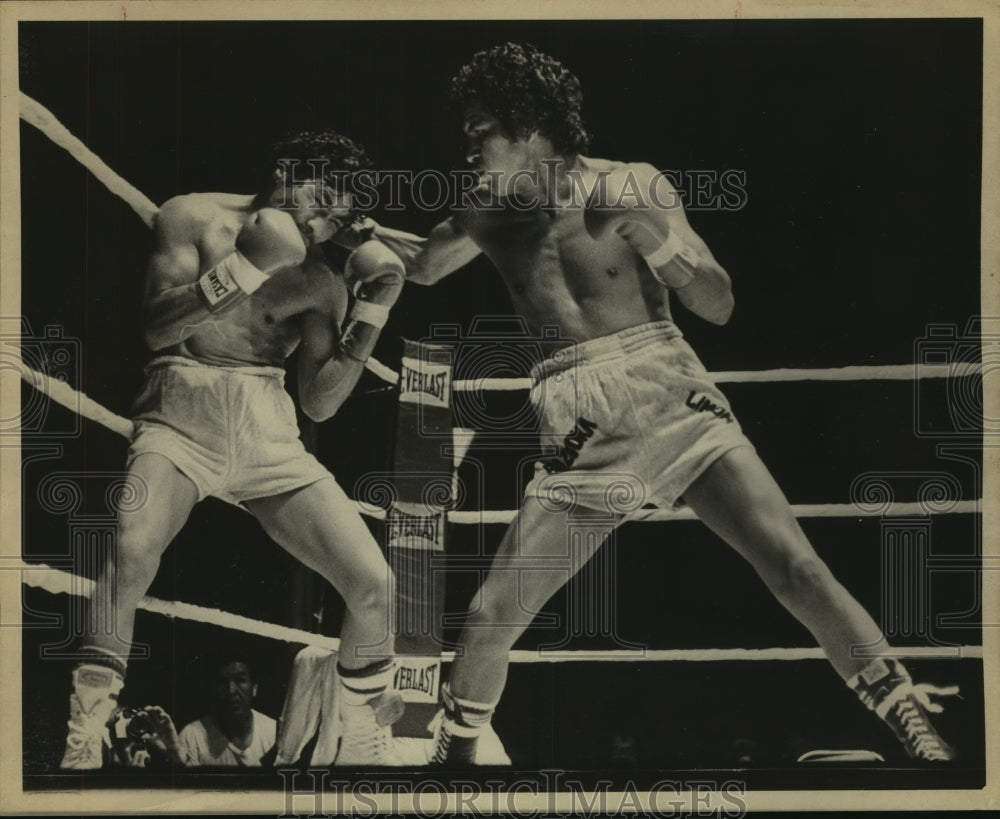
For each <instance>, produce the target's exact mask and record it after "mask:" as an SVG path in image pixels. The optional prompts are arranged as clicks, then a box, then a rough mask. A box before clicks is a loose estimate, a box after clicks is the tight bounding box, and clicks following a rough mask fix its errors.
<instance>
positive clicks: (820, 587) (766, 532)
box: [684, 447, 953, 760]
mask: <svg viewBox="0 0 1000 819" xmlns="http://www.w3.org/2000/svg"><path fill="white" fill-rule="evenodd" d="M684 498H685V500H686V501H687V503H688V504H689V505H690V506H691V508H692V509H693V510H694V512H695V513H696V514H697V515H698V517H699V518H701V520H702V521H704V522H705V524H706V525H708V527H709V528H711V529H712V530H713V531H714V532H716V534H718V535H719V536H720V537H722V539H723V540H725V541H726V542H727V543H729V544H730V545H731V546H732V547H733V548H734V549H735V550H736V551H737V552H739V553H740V554H741V555H742V556H743V557H744V558H746V559H747V560H748V561H749V562H750V564H751V565H752V566H753V567H754V569H755V570H756V571H757V573H758V574H759V575H760V576H761V578H762V579H763V580H764V582H765V583H766V584H767V586H768V588H769V589H770V590H771V592H772V593H773V594H774V596H775V597H776V598H777V599H778V600H779V602H781V604H782V605H783V606H785V608H787V609H788V610H789V611H790V612H791V613H792V614H793V615H794V616H795V617H796V618H797V619H798V620H799V622H800V623H802V625H804V626H805V627H806V628H807V629H809V631H810V632H812V634H813V636H814V637H815V638H816V641H817V642H818V643H819V644H820V646H821V647H822V649H823V651H824V652H825V653H826V655H827V657H828V658H829V660H830V662H831V663H832V664H833V667H834V668H835V669H836V671H837V673H838V674H840V676H841V677H843V678H844V680H845V681H846V682H847V683H848V684H849V685H850V686H851V687H852V688H854V689H855V690H856V691H858V693H859V695H860V696H861V698H862V700H863V701H864V702H865V704H866V705H868V707H869V708H872V709H873V710H875V711H877V712H878V713H879V715H880V716H882V717H883V718H885V719H886V721H887V722H888V723H889V725H890V727H892V728H893V730H894V731H895V732H896V733H897V735H898V736H899V737H900V739H901V740H902V741H903V744H904V746H905V747H906V750H907V752H908V753H910V755H911V756H919V757H921V758H924V759H929V760H931V759H933V760H941V759H949V758H951V756H952V753H953V752H952V750H951V749H950V748H948V746H947V745H946V744H945V743H944V742H943V741H942V740H941V738H940V737H939V736H938V735H937V733H936V732H935V731H934V729H933V728H932V727H931V726H930V723H929V721H928V719H927V717H926V714H925V713H924V710H925V709H926V710H937V709H938V708H939V707H938V706H935V705H932V704H931V703H930V701H929V700H928V698H927V696H926V692H924V691H922V690H921V687H917V688H914V686H913V685H912V683H911V681H910V677H909V674H908V673H907V672H906V670H905V669H904V668H903V667H902V665H901V664H900V663H899V662H897V661H895V660H881V659H876V660H873V659H872V657H873V656H876V655H877V652H878V651H879V649H884V648H886V647H887V643H886V640H885V636H884V635H883V633H882V630H881V629H880V628H879V627H878V625H877V624H876V623H875V621H874V620H873V619H872V618H871V616H870V615H869V614H868V612H866V611H865V610H864V608H863V607H862V606H861V604H860V603H858V601H857V600H855V599H854V597H853V596H852V595H851V594H850V592H848V591H847V589H845V588H844V587H843V586H842V585H841V584H840V583H839V582H838V581H837V580H836V578H835V577H834V576H833V574H832V573H831V572H830V570H829V568H827V566H826V564H825V563H824V562H823V561H822V560H821V559H820V558H819V556H818V555H817V554H816V552H815V550H814V549H813V547H812V545H811V544H810V543H809V541H808V540H807V539H806V536H805V533H804V532H803V531H802V527H801V526H799V522H798V520H797V519H796V518H795V514H794V512H793V511H792V508H791V506H790V505H789V503H788V501H787V500H786V499H785V496H784V494H783V493H782V491H781V489H780V488H779V487H778V485H777V483H775V481H774V478H773V477H772V476H771V473H770V472H769V471H768V469H767V467H766V466H764V464H763V462H762V461H761V460H760V458H759V457H758V455H757V453H756V452H755V451H753V450H752V449H750V448H749V447H742V448H739V449H733V450H730V451H729V452H727V453H726V454H725V455H723V456H722V457H721V458H719V460H717V461H716V462H715V463H714V464H713V465H712V466H710V467H709V468H708V470H706V471H705V472H704V473H703V474H702V475H701V476H700V477H699V478H698V479H697V480H695V482H694V483H693V484H692V485H691V487H689V488H688V489H687V490H686V491H685V493H684ZM923 688H926V687H923ZM937 693H952V690H951V689H940V690H939V691H938V692H937ZM914 697H915V698H914Z"/></svg>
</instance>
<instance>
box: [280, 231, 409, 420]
mask: <svg viewBox="0 0 1000 819" xmlns="http://www.w3.org/2000/svg"><path fill="white" fill-rule="evenodd" d="M403 268H404V265H403V263H402V261H401V260H400V259H399V258H398V257H397V256H396V255H395V254H394V253H393V252H392V251H391V250H388V249H387V248H385V247H383V246H382V245H381V243H379V242H377V241H369V242H366V243H365V244H363V245H361V246H360V247H359V248H358V249H357V250H355V251H354V252H353V253H352V254H351V255H350V256H349V257H348V259H347V263H346V265H345V270H344V278H343V279H340V278H337V277H334V276H333V274H332V273H331V274H330V276H331V286H332V287H336V288H338V289H339V291H340V292H339V293H334V299H333V300H332V301H333V304H334V305H343V304H344V303H345V302H346V300H347V290H348V288H351V289H353V290H354V292H355V293H356V295H357V298H356V300H355V302H354V306H353V308H352V309H351V313H350V315H349V316H347V319H346V325H345V328H344V331H343V333H340V332H338V324H337V321H336V320H335V310H336V309H337V308H336V307H331V308H330V310H329V311H328V312H325V313H324V312H321V311H317V310H313V311H310V312H308V313H306V314H305V315H304V316H303V319H302V341H301V346H300V350H299V402H300V403H301V405H302V410H303V411H304V412H305V413H306V415H308V416H309V417H310V418H312V419H313V420H314V421H324V420H326V419H327V418H330V417H331V416H332V415H334V413H336V412H337V410H338V409H340V406H341V404H343V403H344V401H346V400H347V397H348V396H349V395H350V394H351V391H352V390H353V389H354V386H355V385H356V384H357V383H358V379H359V378H360V377H361V373H362V371H363V370H364V367H365V363H366V362H367V361H368V357H369V356H370V355H371V354H372V352H373V351H374V349H375V343H376V342H377V341H378V337H379V334H380V333H381V330H382V327H383V326H384V324H385V322H386V321H387V319H388V317H389V310H390V309H391V307H392V306H393V304H395V303H396V300H397V299H398V298H399V294H400V292H401V291H402V289H403V274H404V269H403ZM339 309H340V315H341V316H342V315H343V307H342V306H341V307H340V308H339Z"/></svg>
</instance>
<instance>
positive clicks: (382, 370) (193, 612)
mask: <svg viewBox="0 0 1000 819" xmlns="http://www.w3.org/2000/svg"><path fill="white" fill-rule="evenodd" d="M20 102H21V105H20V115H21V118H22V119H23V120H24V121H25V122H28V123H29V124H31V125H33V126H35V127H36V128H37V129H38V130H40V131H41V132H42V133H43V134H45V135H46V136H47V137H48V138H49V139H51V140H52V141H53V142H54V143H55V144H56V145H58V146H59V147H61V148H63V149H64V150H66V151H67V152H68V153H69V154H70V155H71V156H72V157H73V158H74V159H76V160H77V161H78V162H80V164H81V165H83V166H84V167H85V168H86V169H87V170H88V171H90V173H92V174H93V175H94V176H95V177H96V178H97V179H98V181H100V182H101V183H102V184H103V185H104V186H105V187H106V188H107V189H108V190H109V191H111V193H113V194H115V195H116V196H118V197H119V198H121V199H122V200H123V201H124V202H125V203H126V204H128V205H129V207H131V208H132V210H134V211H135V213H136V214H137V215H138V216H139V218H140V219H142V221H143V223H144V224H145V225H146V226H147V227H150V228H151V227H152V226H153V222H154V220H155V217H156V214H157V212H158V210H159V208H158V207H157V206H156V205H155V204H154V203H153V202H152V201H151V200H150V199H149V198H148V197H146V195H145V194H143V193H142V192H141V191H139V190H138V189H137V188H135V187H134V186H132V185H130V184H129V183H128V182H126V181H125V180H124V179H123V178H122V177H120V176H119V175H118V174H116V173H115V172H114V171H113V170H112V169H111V168H110V167H109V166H108V165H107V164H106V163H105V162H104V161H103V160H102V159H101V158H100V157H99V156H97V155H96V154H95V153H94V152H93V151H91V150H90V149H89V148H88V147H87V146H86V145H84V144H83V142H81V141H80V140H79V139H78V138H77V137H75V136H74V135H73V134H72V133H71V132H70V131H69V130H68V129H67V128H66V127H65V126H64V125H63V124H62V123H61V122H59V120H58V119H56V118H55V116H53V115H52V113H51V112H50V111H48V110H47V109H46V108H44V107H43V106H42V105H40V104H39V103H37V102H36V101H35V100H33V99H32V98H31V97H29V96H28V95H27V94H24V93H23V92H22V93H21V95H20ZM22 367H23V369H22V371H21V378H22V379H23V380H24V381H25V382H27V383H28V384H30V385H31V386H32V387H34V388H35V389H36V390H39V391H40V392H42V393H44V394H45V395H47V396H48V397H49V398H51V399H52V400H53V401H56V402H57V403H59V404H61V405H63V406H64V407H67V408H68V409H70V410H72V411H74V412H77V413H79V414H80V415H82V416H84V417H86V418H88V419H90V420H92V421H96V422H97V423H99V424H102V425H103V426H105V427H107V428H108V429H110V430H112V431H113V432H116V433H118V434H119V435H121V436H123V437H125V438H129V439H130V438H131V437H132V435H133V433H134V426H133V424H132V422H131V421H129V420H128V419H127V418H122V417H121V416H119V415H116V414H115V413H113V412H111V411H110V410H108V409H106V408H105V407H103V406H101V405H100V404H99V403H97V402H96V401H94V400H93V399H91V398H89V397H88V396H86V395H85V394H83V393H82V392H80V391H78V390H75V389H74V388H72V387H70V386H69V385H68V384H66V383H64V382H62V381H58V380H56V379H53V378H51V377H50V376H48V375H45V374H42V373H39V372H37V371H35V370H33V369H31V368H30V367H28V366H27V365H24V364H23V362H22ZM367 367H368V369H369V370H370V371H371V372H373V373H374V374H375V375H377V376H378V377H379V378H381V379H383V380H384V381H386V382H388V383H390V384H396V383H398V382H399V373H396V372H394V371H393V370H392V369H390V368H389V367H386V366H385V365H384V364H382V363H380V362H379V361H377V360H376V359H374V358H371V359H369V360H368V363H367ZM980 369H981V368H980V366H979V365H978V364H977V363H972V362H962V364H961V366H957V365H951V364H946V365H911V364H899V365H885V366H848V367H840V368H834V369H812V370H808V369H799V370H795V369H776V370H764V371H756V372H755V371H743V372H719V373H714V374H713V378H714V380H715V381H717V382H730V383H733V382H769V381H803V380H814V381H854V380H909V379H913V378H951V377H956V376H959V377H960V376H967V375H975V374H978V373H979V372H980ZM530 387H531V380H530V379H528V378H484V379H473V380H462V381H456V382H454V383H453V385H452V388H453V389H454V390H455V391H476V392H480V391H484V390H499V391H510V390H524V389H529V388H530ZM358 506H359V510H360V511H361V512H363V513H364V514H368V515H372V516H375V517H380V518H383V517H385V512H384V511H383V510H380V509H375V508H373V507H371V506H368V505H365V504H359V505H358ZM792 508H793V510H794V511H795V514H796V515H797V516H799V517H861V516H866V515H868V516H871V515H889V514H892V515H920V514H928V512H929V511H931V510H928V509H927V508H925V506H924V505H923V504H920V503H894V504H891V505H890V506H889V507H888V508H883V509H879V510H875V511H871V510H868V511H864V510H861V509H859V508H858V507H857V506H855V505H854V504H820V505H800V506H793V507H792ZM941 511H948V512H951V513H959V514H962V513H973V512H978V511H979V502H978V501H961V502H959V503H957V504H955V505H954V506H953V507H952V508H950V509H948V510H941ZM516 514H517V513H516V511H514V510H502V511H480V512H451V513H449V520H450V521H451V522H452V523H472V524H483V523H507V522H509V521H510V520H512V519H513V517H514V516H515V515H516ZM694 517H695V516H694V514H693V513H692V512H691V511H690V510H687V509H685V510H681V511H680V512H671V511H666V510H656V511H654V512H652V513H646V512H641V513H639V514H638V515H636V516H634V519H641V520H647V521H648V520H684V519H692V518H694ZM4 568H6V567H4ZM14 568H18V569H20V570H21V572H22V582H23V583H25V584H26V585H28V586H33V587H36V588H41V589H44V590H46V591H48V592H50V593H52V594H83V595H85V596H88V597H89V596H90V594H91V593H92V591H93V587H94V581H93V580H89V579H87V578H83V577H79V576H77V575H73V574H71V573H69V572H64V571H62V570H59V569H54V568H52V567H50V566H47V565H45V564H41V563H40V564H29V563H25V562H23V561H20V560H18V561H15V562H14ZM139 608H141V609H144V610H146V611H150V612H154V613H157V614H162V615H164V616H167V617H178V618H181V619H184V620H192V621H195V622H201V623H207V624H211V625H215V626H219V627H222V628H229V629H234V630H237V631H242V632H245V633H249V634H256V635H259V636H262V637H269V638H272V639H275V640H283V641H286V642H293V643H303V644H306V645H314V646H320V647H322V648H328V649H331V650H336V649H337V648H338V647H339V645H340V641H339V640H338V639H337V638H335V637H326V636H324V635H320V634H314V633H312V632H307V631H301V630H299V629H293V628H288V627H286V626H279V625H275V624H273V623H266V622H263V621H260V620H254V619H252V618H249V617H243V616H241V615H237V614H231V613H229V612H225V611H222V610H220V609H212V608H208V607H205V606H197V605H194V604H191V603H182V602H178V601H167V600H160V599H158V598H155V597H150V596H145V597H143V599H142V601H141V602H140V603H139ZM956 648H957V650H958V652H959V654H960V655H961V656H965V657H982V647H981V646H961V647H950V646H949V647H944V648H933V647H932V648H924V647H920V648H906V649H895V650H894V651H893V653H894V655H896V656H904V657H905V656H928V655H930V656H939V655H940V654H941V653H942V651H954V650H955V649H956ZM453 658H454V654H453V652H445V653H444V655H443V657H442V659H443V660H444V661H445V662H447V661H450V660H452V659H453ZM510 658H511V661H512V662H561V661H567V660H572V661H582V662H596V661H612V662H621V661H633V660H645V661H658V660H669V661H719V660H723V661H725V660H803V659H822V658H824V654H823V652H822V650H821V649H819V648H770V649H742V648H737V649H718V648H710V649H677V650H675V649H665V650H647V651H602V652H594V651H575V652H565V651H563V652H553V653H544V652H538V651H512V652H511V655H510Z"/></svg>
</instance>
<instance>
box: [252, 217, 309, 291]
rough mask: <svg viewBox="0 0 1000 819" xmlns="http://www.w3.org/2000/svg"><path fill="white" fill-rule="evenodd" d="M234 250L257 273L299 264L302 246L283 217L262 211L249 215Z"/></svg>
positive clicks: (296, 232) (293, 226) (288, 219)
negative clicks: (251, 265)
mask: <svg viewBox="0 0 1000 819" xmlns="http://www.w3.org/2000/svg"><path fill="white" fill-rule="evenodd" d="M236 249H237V250H238V251H239V252H240V253H242V254H243V255H244V256H246V258H247V261H249V262H250V263H251V264H253V266H254V267H256V268H257V269H258V270H260V271H261V273H265V274H268V275H270V274H271V273H274V272H276V271H278V270H281V269H282V268H284V267H294V266H295V265H299V264H302V261H303V259H305V257H306V243H305V240H304V239H303V238H302V234H301V233H300V232H299V229H298V227H297V226H296V224H295V220H293V219H292V217H291V216H289V215H288V214H287V213H284V212H283V211H280V210H277V209H275V208H263V209H262V210H259V211H257V212H256V213H255V214H253V215H252V216H251V217H250V219H249V221H247V222H246V224H244V225H243V227H242V228H241V229H240V232H239V235H238V236H237V237H236Z"/></svg>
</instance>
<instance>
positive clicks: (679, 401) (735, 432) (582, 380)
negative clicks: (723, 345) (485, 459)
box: [525, 321, 752, 515]
mask: <svg viewBox="0 0 1000 819" xmlns="http://www.w3.org/2000/svg"><path fill="white" fill-rule="evenodd" d="M531 377H532V385H533V386H532V389H531V401H532V403H533V405H534V406H535V408H536V410H537V411H538V413H539V418H540V430H541V434H542V443H543V444H546V445H550V446H551V448H553V449H555V452H554V454H553V455H551V456H549V457H545V458H543V459H542V460H540V461H539V462H538V463H536V465H535V474H534V477H533V478H532V480H531V482H530V483H529V484H528V486H527V487H526V488H525V496H530V497H536V498H538V500H539V501H540V502H541V503H542V504H543V506H547V507H550V508H553V509H565V508H568V507H570V506H581V507H585V508H589V509H595V510H599V511H602V512H608V513H612V514H622V515H625V514H629V513H630V512H633V511H635V510H637V509H639V508H641V507H642V506H644V505H649V504H653V505H655V506H659V507H663V508H673V507H676V506H679V505H681V504H682V503H683V501H682V500H681V495H682V494H683V492H684V490H685V489H687V488H688V487H689V486H690V485H691V484H692V482H693V481H694V480H695V479H696V478H697V477H698V476H699V475H701V474H702V472H704V471H705V470H706V469H707V468H708V467H709V466H711V464H712V463H713V462H714V461H715V460H717V459H718V458H720V457H721V456H722V455H724V454H725V453H726V452H728V451H730V450H732V449H736V448H737V447H743V446H749V447H752V444H751V443H750V441H749V440H748V439H747V438H746V436H744V434H743V431H742V430H741V428H740V425H739V422H738V421H737V420H736V418H735V417H734V416H733V413H732V411H731V409H730V407H729V403H728V401H726V398H725V396H724V395H723V394H722V393H721V392H720V391H719V389H718V388H717V387H716V386H715V384H714V383H712V381H711V380H710V378H709V376H708V373H707V372H706V370H705V368H704V366H703V365H702V363H701V362H700V361H699V360H698V357H697V356H696V355H695V352H694V350H692V349H691V346H690V345H689V344H688V343H687V342H686V341H684V339H683V337H682V335H681V332H680V330H679V329H678V328H677V326H676V325H675V324H674V323H673V322H672V321H656V322H651V323H649V324H642V325H639V326H637V327H630V328H628V329H626V330H622V331H621V332H618V333H615V334H614V335H610V336H604V337H602V338H596V339H592V340H591V341H585V342H583V343H581V344H576V345H573V346H571V347H567V348H564V349H562V350H559V351H557V352H556V353H554V354H553V355H552V356H550V357H549V358H547V359H546V360H545V361H543V362H541V363H540V364H537V365H535V367H534V368H533V370H532V373H531Z"/></svg>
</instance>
